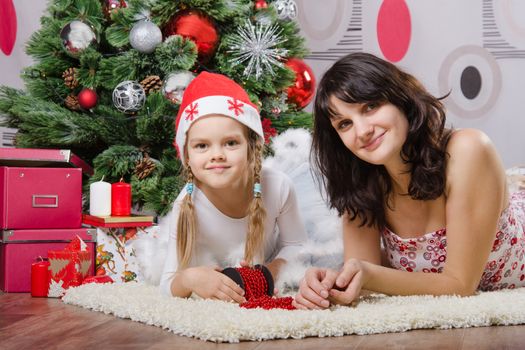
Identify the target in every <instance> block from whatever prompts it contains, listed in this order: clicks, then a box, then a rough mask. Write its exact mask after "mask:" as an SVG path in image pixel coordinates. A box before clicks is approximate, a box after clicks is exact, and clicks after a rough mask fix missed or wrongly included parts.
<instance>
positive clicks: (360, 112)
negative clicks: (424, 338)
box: [295, 53, 525, 308]
mask: <svg viewBox="0 0 525 350" xmlns="http://www.w3.org/2000/svg"><path fill="white" fill-rule="evenodd" d="M314 108H315V110H314V113H315V123H314V135H313V148H312V156H313V159H314V163H315V165H316V166H317V169H318V170H319V173H320V175H321V177H320V178H321V181H322V183H323V184H324V186H325V187H326V190H327V193H328V196H329V200H330V204H331V206H332V207H334V208H336V209H337V210H338V212H339V215H341V216H342V218H343V235H344V237H343V242H344V252H345V254H344V258H345V263H344V266H343V268H342V270H341V271H334V270H330V269H319V268H312V269H309V270H308V271H307V272H306V274H305V277H304V279H303V280H302V282H301V284H300V288H299V292H298V294H297V296H296V298H295V304H296V306H297V307H298V308H326V307H328V306H329V305H330V303H331V302H332V303H338V304H348V303H351V302H352V301H353V300H355V299H356V298H357V297H358V296H359V294H360V292H361V290H363V289H366V290H372V291H375V292H380V293H385V294H393V295H414V294H431V295H445V294H456V295H464V296H466V295H471V294H473V293H474V292H475V291H476V290H478V289H481V290H495V289H501V288H515V287H521V286H524V285H525V271H524V267H525V266H524V263H525V258H524V252H525V204H524V199H525V192H524V191H521V192H518V193H515V194H513V195H512V196H510V195H509V194H508V193H507V186H506V178H505V172H504V169H503V166H502V163H501V160H500V158H499V156H498V154H497V152H496V150H495V148H494V146H493V144H492V143H491V141H490V140H489V138H488V137H487V136H486V135H485V134H484V133H482V132H481V131H478V130H473V129H462V130H451V129H447V128H445V111H444V107H443V104H442V103H441V101H440V99H437V98H435V97H433V96H432V95H430V94H429V93H428V92H427V91H426V90H425V88H424V87H423V86H422V85H421V83H419V82H418V81H417V80H416V79H415V78H414V77H413V76H411V75H410V74H408V73H406V72H403V71H402V70H400V69H398V68H397V67H396V66H394V65H393V64H391V63H389V62H386V61H384V60H382V59H380V58H377V57H375V56H373V55H371V54H366V53H356V54H351V55H348V56H346V57H343V58H342V59H340V60H339V61H338V62H336V63H335V64H334V65H333V66H332V67H331V68H330V69H329V70H328V71H327V72H326V74H325V75H324V77H323V79H322V80H321V82H320V85H319V89H318V93H317V96H316V100H315V107H314ZM381 241H382V242H383V245H384V250H383V251H384V253H385V254H382V249H381ZM382 258H383V259H382Z"/></svg>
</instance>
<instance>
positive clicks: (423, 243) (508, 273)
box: [382, 191, 525, 291]
mask: <svg viewBox="0 0 525 350" xmlns="http://www.w3.org/2000/svg"><path fill="white" fill-rule="evenodd" d="M382 238H383V243H384V245H385V249H386V253H387V257H388V259H389V262H390V265H391V266H392V267H393V268H396V269H398V270H403V271H409V272H412V271H420V272H421V271H422V272H438V273H439V272H442V271H443V268H444V266H445V261H446V260H447V237H446V229H441V230H438V231H435V232H430V233H427V234H425V235H423V236H421V237H417V238H401V237H399V236H398V235H396V234H395V233H394V232H392V231H390V230H389V229H387V228H385V229H384V230H383V232H382ZM523 286H525V191H519V192H515V193H514V194H512V195H511V197H510V201H509V206H508V207H507V209H505V210H504V211H503V213H502V214H501V216H500V218H499V221H498V231H497V233H496V238H495V240H494V244H493V245H492V251H491V252H490V255H489V259H488V261H487V263H486V265H485V270H484V271H483V275H482V276H481V281H480V283H479V286H478V289H480V290H485V291H486V290H498V289H504V288H510V289H512V288H516V287H523Z"/></svg>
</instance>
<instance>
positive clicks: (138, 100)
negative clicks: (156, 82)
mask: <svg viewBox="0 0 525 350" xmlns="http://www.w3.org/2000/svg"><path fill="white" fill-rule="evenodd" d="M145 101H146V92H145V91H144V89H143V88H142V85H140V84H139V83H138V82H136V81H132V80H126V81H123V82H122V83H120V84H118V85H117V87H115V89H114V90H113V105H114V106H115V107H116V108H117V109H118V110H119V111H121V112H124V113H133V112H136V111H138V110H139V109H141V108H142V106H144V102H145Z"/></svg>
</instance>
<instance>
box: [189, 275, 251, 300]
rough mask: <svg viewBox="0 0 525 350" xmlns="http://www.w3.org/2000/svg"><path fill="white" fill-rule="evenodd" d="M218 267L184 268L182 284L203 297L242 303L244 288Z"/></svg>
mask: <svg viewBox="0 0 525 350" xmlns="http://www.w3.org/2000/svg"><path fill="white" fill-rule="evenodd" d="M220 271H221V269H220V268H219V267H210V266H199V267H191V268H188V269H186V270H184V278H183V284H184V286H185V287H186V288H188V289H190V290H192V291H193V292H194V293H196V294H197V295H198V296H200V297H201V298H204V299H217V300H224V301H229V302H231V301H233V302H236V303H239V304H241V303H244V302H246V299H245V298H244V290H242V288H241V287H239V285H237V283H235V282H234V281H233V280H232V279H231V278H229V277H228V276H226V275H224V274H222V273H221V272H220Z"/></svg>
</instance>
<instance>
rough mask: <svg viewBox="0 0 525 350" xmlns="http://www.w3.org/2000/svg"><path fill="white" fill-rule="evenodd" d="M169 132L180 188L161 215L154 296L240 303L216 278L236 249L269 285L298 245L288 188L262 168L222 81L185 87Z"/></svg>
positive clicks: (244, 110) (229, 285)
mask: <svg viewBox="0 0 525 350" xmlns="http://www.w3.org/2000/svg"><path fill="white" fill-rule="evenodd" d="M176 129H177V134H176V147H177V149H178V151H179V155H180V158H181V160H182V161H183V164H184V167H185V171H186V174H187V185H186V187H185V188H184V190H182V191H181V193H180V194H179V196H178V198H177V200H176V202H175V204H174V208H173V210H172V211H171V213H170V214H169V215H170V220H169V221H170V222H171V224H170V227H169V230H170V239H169V242H168V254H167V259H166V263H165V266H164V271H163V273H162V277H161V289H162V290H163V292H164V293H165V294H167V295H172V296H178V297H188V296H190V295H191V293H192V292H194V293H196V294H197V295H199V296H201V297H202V298H213V299H220V300H226V301H235V302H237V303H241V302H244V301H245V299H244V297H243V290H242V289H241V288H240V287H239V286H238V285H237V284H236V283H235V282H234V281H233V280H231V279H230V278H229V277H227V276H225V275H224V274H222V273H221V272H220V271H221V270H222V269H223V268H225V267H227V266H228V265H229V264H230V263H231V262H228V261H232V256H233V255H235V252H236V251H239V250H242V249H238V248H239V247H244V255H243V256H241V257H240V258H241V259H242V260H243V264H246V265H252V264H254V263H262V264H265V265H266V266H267V267H268V269H269V270H270V272H271V273H272V275H273V276H274V278H276V277H277V275H278V272H279V268H280V267H281V266H282V265H283V264H284V263H285V262H286V260H288V259H290V258H291V257H293V256H294V254H295V252H296V251H297V250H298V249H299V248H300V247H301V245H302V243H303V242H304V241H305V239H306V233H305V230H304V226H303V223H302V221H301V219H300V216H299V212H298V207H297V201H296V197H295V192H294V189H293V186H292V183H291V181H290V180H289V179H288V178H287V177H286V176H285V175H284V174H283V173H280V172H277V171H273V170H270V169H266V168H262V166H261V163H262V150H263V145H264V133H263V130H262V124H261V119H260V116H259V112H258V111H257V108H256V107H255V106H254V105H253V104H252V103H251V102H250V100H249V98H248V95H247V94H246V92H245V91H244V90H243V89H242V88H241V87H240V86H239V85H238V84H236V83H235V82H234V81H232V80H230V79H228V78H226V77H225V76H223V75H219V74H211V73H207V72H204V73H201V74H199V75H198V76H197V77H196V78H195V79H194V80H193V81H192V82H191V83H190V84H189V85H188V87H187V89H186V91H185V93H184V96H183V99H182V103H181V106H180V109H179V114H178V116H177V121H176ZM239 260H240V259H239Z"/></svg>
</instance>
